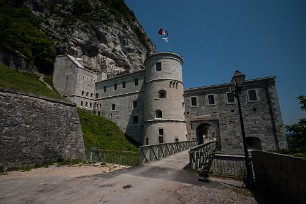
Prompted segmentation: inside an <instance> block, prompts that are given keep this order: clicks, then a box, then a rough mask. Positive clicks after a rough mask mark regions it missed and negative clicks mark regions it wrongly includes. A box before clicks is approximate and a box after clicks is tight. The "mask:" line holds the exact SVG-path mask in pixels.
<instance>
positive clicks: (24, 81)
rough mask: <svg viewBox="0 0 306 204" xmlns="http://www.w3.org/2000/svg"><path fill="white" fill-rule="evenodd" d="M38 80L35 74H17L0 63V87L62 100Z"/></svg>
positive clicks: (17, 72)
mask: <svg viewBox="0 0 306 204" xmlns="http://www.w3.org/2000/svg"><path fill="white" fill-rule="evenodd" d="M38 79H39V76H38V75H36V74H33V73H26V72H19V71H17V70H15V69H12V68H9V67H7V66H6V65H4V64H2V63H1V62H0V86H2V87H6V88H10V89H15V90H19V91H24V92H28V93H34V94H38V95H42V96H48V97H51V98H56V99H63V98H62V96H61V95H60V94H58V93H56V92H54V91H52V90H50V89H48V87H47V86H46V85H45V84H44V83H43V82H41V81H39V80H38Z"/></svg>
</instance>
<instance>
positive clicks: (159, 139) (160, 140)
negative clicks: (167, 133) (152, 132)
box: [158, 136, 164, 144]
mask: <svg viewBox="0 0 306 204" xmlns="http://www.w3.org/2000/svg"><path fill="white" fill-rule="evenodd" d="M158 142H159V144H162V143H164V137H163V136H159V137H158Z"/></svg>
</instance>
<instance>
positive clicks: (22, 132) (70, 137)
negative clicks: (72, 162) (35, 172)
mask: <svg viewBox="0 0 306 204" xmlns="http://www.w3.org/2000/svg"><path fill="white" fill-rule="evenodd" d="M84 157H85V153H84V141H83V135H82V130H81V125H80V120H79V117H78V114H77V110H76V107H75V105H74V104H72V103H70V102H66V101H63V100H55V99H51V98H47V97H42V96H37V95H34V94H28V93H23V92H17V91H12V90H8V89H4V88H0V167H1V166H2V167H4V168H8V167H16V166H21V165H26V164H33V163H41V162H43V161H46V160H56V159H63V158H65V159H84Z"/></svg>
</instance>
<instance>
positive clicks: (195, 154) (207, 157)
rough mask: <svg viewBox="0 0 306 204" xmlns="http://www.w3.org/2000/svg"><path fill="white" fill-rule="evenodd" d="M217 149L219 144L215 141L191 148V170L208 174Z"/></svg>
mask: <svg viewBox="0 0 306 204" xmlns="http://www.w3.org/2000/svg"><path fill="white" fill-rule="evenodd" d="M216 147H217V143H216V142H215V141H213V142H208V143H205V144H200V145H198V146H196V147H193V148H191V149H190V150H189V162H190V168H192V169H193V170H197V171H199V172H207V173H208V171H209V168H210V167H211V164H212V159H213V156H214V152H215V150H216Z"/></svg>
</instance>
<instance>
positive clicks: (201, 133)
mask: <svg viewBox="0 0 306 204" xmlns="http://www.w3.org/2000/svg"><path fill="white" fill-rule="evenodd" d="M197 140H198V143H199V144H203V143H204V140H214V141H216V130H215V129H214V128H213V127H212V126H211V125H210V124H207V123H203V124H201V125H199V126H198V128H197Z"/></svg>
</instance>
